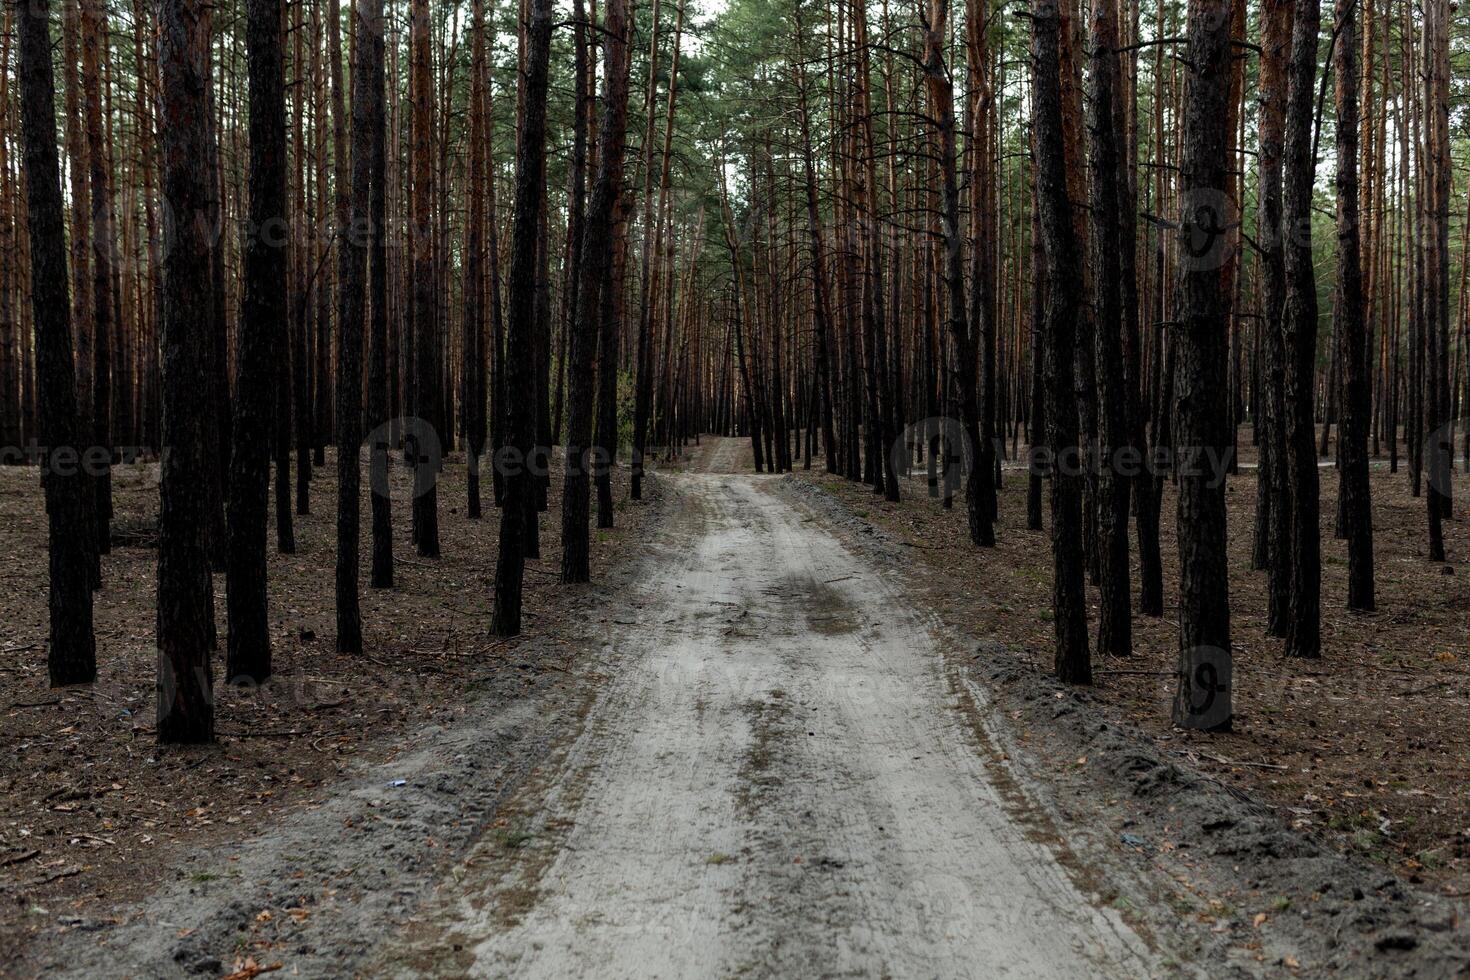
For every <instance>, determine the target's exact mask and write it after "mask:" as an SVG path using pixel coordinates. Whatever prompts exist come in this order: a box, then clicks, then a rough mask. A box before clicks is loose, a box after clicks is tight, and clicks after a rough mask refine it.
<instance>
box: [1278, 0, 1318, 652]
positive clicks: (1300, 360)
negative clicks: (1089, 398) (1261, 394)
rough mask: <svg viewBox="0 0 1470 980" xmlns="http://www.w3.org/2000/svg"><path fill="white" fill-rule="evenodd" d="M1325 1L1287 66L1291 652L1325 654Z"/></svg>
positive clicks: (1305, 1) (1313, 4)
mask: <svg viewBox="0 0 1470 980" xmlns="http://www.w3.org/2000/svg"><path fill="white" fill-rule="evenodd" d="M1321 15H1322V10H1321V3H1320V0H1299V2H1298V3H1297V4H1296V22H1295V24H1294V25H1293V29H1292V41H1291V60H1290V62H1289V64H1288V68H1287V75H1288V81H1287V97H1286V144H1285V161H1284V180H1283V182H1284V185H1285V196H1284V205H1283V206H1284V228H1285V230H1286V313H1285V317H1284V320H1283V324H1282V329H1283V335H1284V338H1283V349H1284V350H1285V352H1286V360H1287V364H1286V395H1285V397H1286V412H1287V416H1286V424H1287V431H1286V471H1287V481H1288V485H1289V487H1290V490H1291V613H1290V621H1289V623H1288V626H1287V634H1286V653H1287V655H1288V656H1293V657H1307V658H1316V657H1319V656H1321V628H1322V627H1321V588H1322V542H1321V531H1320V529H1319V527H1318V514H1319V506H1320V505H1319V502H1318V499H1317V496H1318V476H1317V447H1316V445H1315V442H1316V440H1315V438H1314V436H1315V434H1316V433H1315V418H1314V410H1313V406H1314V404H1315V398H1314V397H1313V396H1314V384H1315V380H1316V366H1317V276H1316V270H1315V268H1314V266H1313V262H1312V189H1313V186H1314V185H1315V178H1316V171H1317V163H1316V160H1315V158H1314V148H1313V118H1314V117H1313V113H1314V110H1315V108H1316V75H1317V45H1318V37H1317V35H1318V33H1319V28H1320V26H1321Z"/></svg>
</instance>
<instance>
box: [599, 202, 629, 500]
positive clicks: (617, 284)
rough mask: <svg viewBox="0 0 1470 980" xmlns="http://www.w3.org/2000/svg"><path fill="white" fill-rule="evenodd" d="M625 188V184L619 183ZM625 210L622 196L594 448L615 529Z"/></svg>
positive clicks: (603, 320) (604, 313) (603, 318)
mask: <svg viewBox="0 0 1470 980" xmlns="http://www.w3.org/2000/svg"><path fill="white" fill-rule="evenodd" d="M618 186H619V187H621V186H622V181H621V180H619V181H618ZM624 227H625V218H624V207H623V200H622V196H621V194H620V195H619V199H618V201H617V203H616V204H615V205H614V217H613V235H612V250H613V254H612V260H611V262H610V264H609V267H608V275H607V280H606V285H605V287H604V289H603V294H602V309H601V310H600V311H599V312H598V324H599V327H598V338H597V374H598V378H597V409H596V416H597V421H596V424H595V425H594V427H593V436H592V448H593V452H594V453H595V454H596V465H595V466H593V468H592V470H593V481H594V485H595V487H596V490H597V526H598V527H600V528H609V527H612V526H613V495H612V471H613V469H614V468H615V467H616V466H617V458H618V337H619V334H620V333H621V332H622V320H623V271H624V268H625V265H626V261H627V243H626V240H625V238H624Z"/></svg>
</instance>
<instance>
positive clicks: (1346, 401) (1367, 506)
mask: <svg viewBox="0 0 1470 980" xmlns="http://www.w3.org/2000/svg"><path fill="white" fill-rule="evenodd" d="M1357 16H1358V0H1337V14H1336V23H1337V27H1336V29H1337V45H1336V47H1335V48H1334V49H1333V50H1334V57H1333V65H1332V70H1333V77H1334V78H1335V79H1336V83H1337V87H1336V92H1335V94H1336V101H1337V306H1336V309H1337V330H1336V333H1337V335H1338V338H1339V343H1340V344H1341V354H1340V358H1341V363H1342V377H1343V399H1342V409H1343V411H1342V426H1341V428H1340V430H1339V443H1338V444H1339V448H1340V450H1341V454H1342V471H1341V475H1340V480H1341V484H1340V489H1339V494H1340V495H1341V498H1342V513H1343V530H1344V532H1345V533H1346V535H1347V540H1348V600H1347V605H1348V608H1349V609H1361V610H1372V609H1373V608H1374V597H1373V591H1374V590H1373V506H1372V497H1371V496H1370V492H1369V488H1368V426H1369V423H1370V416H1371V413H1372V406H1371V405H1370V404H1369V397H1370V390H1369V380H1368V362H1367V347H1368V338H1367V335H1366V334H1367V323H1366V321H1365V318H1364V312H1363V278H1362V277H1363V266H1362V254H1361V241H1360V238H1359V235H1360V232H1359V224H1358V221H1359V207H1358V200H1359V199H1358V191H1359V188H1358V38H1357V24H1358V21H1357ZM1369 30H1370V31H1371V30H1372V25H1371V24H1370V25H1369ZM1369 84H1370V85H1371V84H1372V80H1371V78H1370V79H1369Z"/></svg>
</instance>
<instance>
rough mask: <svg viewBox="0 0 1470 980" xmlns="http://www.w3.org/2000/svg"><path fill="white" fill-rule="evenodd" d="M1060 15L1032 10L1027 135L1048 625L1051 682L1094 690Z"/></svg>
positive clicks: (1078, 274)
mask: <svg viewBox="0 0 1470 980" xmlns="http://www.w3.org/2000/svg"><path fill="white" fill-rule="evenodd" d="M1061 20H1062V18H1061V13H1060V11H1059V10H1058V8H1057V2H1056V0H1036V3H1035V6H1034V7H1033V19H1032V28H1033V32H1034V34H1033V51H1032V56H1033V60H1034V75H1033V77H1032V83H1031V87H1032V96H1031V99H1032V123H1031V125H1032V129H1033V131H1034V132H1035V138H1036V207H1037V211H1038V212H1039V214H1040V219H1041V231H1042V242H1043V244H1044V246H1045V249H1046V267H1047V273H1048V280H1049V288H1048V300H1047V306H1046V321H1045V347H1046V388H1047V405H1046V433H1047V444H1048V448H1049V450H1050V453H1049V455H1050V462H1051V466H1050V469H1051V550H1052V612H1053V617H1052V624H1053V627H1054V629H1055V631H1056V669H1057V676H1058V677H1059V678H1061V680H1062V681H1063V682H1064V683H1067V684H1091V683H1092V656H1091V653H1090V652H1089V650H1088V645H1087V600H1086V596H1085V594H1084V583H1083V562H1082V554H1081V552H1080V551H1079V549H1078V547H1077V544H1078V542H1079V541H1080V540H1081V536H1082V487H1081V474H1080V463H1081V460H1080V457H1079V455H1078V435H1079V433H1078V426H1079V423H1078V415H1077V404H1076V395H1075V392H1076V389H1075V388H1074V387H1073V377H1072V368H1073V346H1074V344H1075V341H1076V337H1075V333H1074V331H1075V329H1076V322H1077V311H1078V307H1080V306H1081V301H1082V296H1081V290H1082V262H1081V257H1080V254H1079V248H1078V244H1077V237H1076V232H1075V230H1074V227H1073V224H1072V214H1071V207H1070V204H1069V202H1068V198H1067V177H1066V173H1065V162H1064V161H1065V160H1066V154H1065V152H1064V149H1063V146H1062V142H1063V137H1062V91H1061V53H1060V38H1059V36H1058V35H1059V32H1060V28H1061Z"/></svg>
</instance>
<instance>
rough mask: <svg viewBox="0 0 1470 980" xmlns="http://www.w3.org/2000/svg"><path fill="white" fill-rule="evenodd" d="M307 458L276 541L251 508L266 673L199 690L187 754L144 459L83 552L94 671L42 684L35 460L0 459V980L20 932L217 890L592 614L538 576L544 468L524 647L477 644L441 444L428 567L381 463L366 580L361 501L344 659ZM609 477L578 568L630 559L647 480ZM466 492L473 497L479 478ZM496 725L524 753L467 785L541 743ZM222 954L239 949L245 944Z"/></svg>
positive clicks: (478, 544)
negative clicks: (166, 735) (94, 580)
mask: <svg viewBox="0 0 1470 980" xmlns="http://www.w3.org/2000/svg"><path fill="white" fill-rule="evenodd" d="M326 462H327V465H326V467H324V468H321V469H318V470H317V471H316V473H315V478H314V480H313V482H312V487H311V494H312V497H311V502H312V505H313V513H312V514H310V515H307V516H297V517H295V537H296V546H297V548H296V553H295V554H293V555H281V554H277V553H276V552H275V550H274V543H275V531H274V521H272V530H271V536H270V541H271V545H272V549H271V553H270V559H269V560H270V569H269V574H270V583H271V607H270V622H271V632H272V643H273V653H274V668H275V675H274V677H272V678H271V679H270V680H269V681H268V682H267V683H266V684H264V685H261V686H260V687H258V688H255V689H240V688H234V687H228V686H222V685H218V684H217V686H216V689H215V690H216V730H217V735H218V741H217V743H216V744H214V745H212V746H209V747H206V748H177V747H173V748H171V747H160V746H159V745H157V744H156V742H155V741H154V733H153V718H154V683H153V674H154V665H155V658H156V653H155V650H154V645H153V636H154V590H155V566H156V550H155V548H154V546H153V541H154V533H153V531H152V527H153V523H154V521H155V520H156V517H155V515H156V513H157V482H156V481H157V467H156V465H145V464H138V465H134V466H127V467H121V468H118V469H117V470H116V471H115V477H114V488H115V508H116V512H117V517H116V521H115V525H114V530H113V541H114V548H113V552H112V554H111V555H110V556H107V557H106V558H104V560H103V582H104V586H103V589H102V590H101V591H100V592H99V593H97V600H96V607H95V609H96V612H95V615H96V633H97V663H98V680H97V682H96V684H95V685H93V686H90V687H74V688H64V689H59V690H51V689H49V688H48V686H47V678H46V664H45V648H44V644H45V637H46V619H47V598H46V557H45V555H46V550H45V549H46V544H45V540H46V539H45V534H46V524H45V517H44V511H43V508H42V505H41V494H40V490H39V488H38V486H37V485H36V479H37V478H36V471H35V470H34V469H30V468H25V469H23V468H19V467H3V468H0V527H3V528H4V529H5V537H6V541H7V546H8V548H9V560H8V562H7V563H6V568H5V570H4V571H3V572H0V575H3V576H4V580H5V585H4V591H5V593H6V600H5V608H6V615H5V616H4V617H3V620H0V651H3V653H4V658H3V662H0V717H3V718H4V728H5V734H4V736H3V738H4V740H5V744H6V747H7V749H8V751H6V752H4V753H3V754H0V799H3V800H4V804H3V806H0V976H14V975H17V974H18V973H23V972H27V970H28V968H29V969H36V968H37V964H36V963H35V961H34V960H32V959H31V958H30V953H31V952H32V951H31V950H30V949H29V945H30V940H31V939H33V938H34V937H36V936H38V935H42V934H51V933H53V932H60V933H66V932H68V931H70V932H74V933H85V934H92V933H104V932H105V931H106V930H108V929H111V928H112V927H114V926H116V925H117V924H119V923H120V922H121V921H123V919H124V918H125V917H126V915H125V913H124V912H123V911H122V910H124V909H125V908H126V907H127V905H128V903H130V902H135V901H137V900H139V899H142V898H144V897H145V896H147V895H148V894H149V893H150V892H152V891H153V890H154V889H156V888H158V887H159V886H160V885H161V884H178V883H182V884H185V885H188V886H190V888H192V889H195V890H206V889H210V888H214V889H216V890H218V889H220V888H222V887H223V888H226V889H231V890H232V889H233V888H234V886H233V885H231V884H230V883H231V882H232V880H234V879H235V878H237V877H238V876H237V874H236V871H235V869H234V868H233V867H232V865H234V864H237V863H238V862H239V860H240V858H239V855H238V854H235V855H232V856H229V857H222V856H221V854H222V851H223V850H224V849H225V848H226V847H227V846H228V845H230V844H232V843H234V842H237V841H239V840H241V839H244V838H247V837H249V836H251V835H255V834H260V833H262V832H264V831H267V830H268V829H270V828H271V827H272V826H274V825H275V824H276V823H278V822H279V821H282V820H283V819H285V818H287V817H288V816H289V815H291V814H293V813H297V812H300V811H302V810H305V809H310V808H312V807H315V806H317V805H319V804H321V803H322V802H323V801H324V800H326V799H327V798H328V797H329V795H330V794H331V793H333V792H335V791H337V790H339V789H340V786H341V784H342V780H343V778H344V777H345V776H347V775H348V774H350V773H353V772H357V771H359V770H360V769H362V768H363V767H365V766H373V765H388V766H390V767H392V766H394V764H395V761H397V762H401V767H400V768H401V775H402V777H403V778H404V779H406V780H409V781H413V780H414V778H415V776H416V773H415V771H414V768H413V762H412V761H411V759H412V754H411V753H412V744H411V739H410V737H411V736H415V735H418V734H419V733H421V732H423V731H424V730H426V729H432V728H437V727H442V726H447V725H453V724H455V723H456V721H459V720H462V719H463V717H464V716H465V714H466V712H467V711H469V710H470V709H471V708H472V707H473V708H474V709H475V710H476V711H479V712H485V711H489V710H492V709H497V708H505V707H507V706H508V707H511V708H515V707H516V706H524V705H529V704H534V703H536V702H537V700H538V699H541V698H544V697H546V696H548V692H550V693H553V694H554V693H555V692H556V691H557V690H559V689H561V688H563V687H565V686H566V685H567V683H568V678H569V676H570V674H569V671H570V670H571V668H572V661H573V660H575V658H576V657H577V655H578V654H579V652H580V647H578V646H576V645H574V644H571V643H570V639H571V638H572V637H573V635H574V631H573V630H571V629H569V628H568V625H569V623H571V622H575V621H578V620H581V619H582V618H584V617H590V616H595V612H593V611H592V609H591V607H592V605H593V604H594V603H595V601H596V597H597V596H598V595H599V594H600V593H599V591H597V590H595V589H594V590H591V591H589V590H587V589H576V588H567V587H563V586H561V585H560V584H559V583H558V582H557V570H558V568H559V564H558V562H559V557H560V546H559V544H558V543H557V529H558V528H559V526H560V525H559V517H558V513H559V511H558V509H557V508H558V505H559V497H560V490H561V479H560V472H559V469H558V470H555V471H554V472H553V475H552V480H551V494H550V505H551V512H550V513H549V514H547V515H543V519H542V529H543V531H542V533H543V540H544V541H545V543H546V547H545V548H544V551H543V558H542V559H541V560H532V561H530V562H528V564H527V574H526V594H525V611H524V616H525V618H526V623H527V636H528V637H539V638H540V640H541V642H539V643H538V645H537V647H536V654H535V656H530V655H528V653H527V651H526V650H524V649H522V646H523V644H524V642H525V641H524V640H523V639H516V640H512V641H498V640H496V639H495V638H494V637H492V636H489V635H488V627H489V621H490V597H491V586H492V583H493V580H494V570H495V554H496V546H495V542H496V539H497V536H498V533H499V532H498V528H499V511H497V510H496V509H495V508H494V507H493V506H491V503H490V501H489V499H488V497H487V500H486V508H485V509H486V516H485V519H483V520H469V519H468V518H467V517H466V516H465V499H466V497H465V486H464V479H465V468H464V465H463V457H462V455H460V456H454V455H451V457H450V458H449V460H448V464H449V465H447V466H446V468H445V472H444V476H443V480H442V481H441V483H440V485H439V503H440V522H441V528H440V530H441V541H442V542H443V557H442V558H441V559H440V560H437V561H432V562H431V561H426V560H423V559H420V558H418V557H417V556H416V555H415V554H414V549H413V545H412V543H411V542H410V540H409V533H408V530H409V522H408V519H407V515H408V510H409V508H408V506H407V495H408V493H409V489H410V486H411V484H410V479H411V478H410V476H409V474H408V472H407V471H398V472H396V473H395V476H394V495H395V496H394V517H395V539H394V548H395V557H396V559H397V563H396V576H397V578H396V584H395V588H394V589H392V590H391V591H375V590H373V589H370V588H368V587H367V581H368V573H367V561H368V558H369V556H368V554H367V551H368V549H367V547H366V543H367V542H368V541H369V539H370V523H369V513H368V507H367V504H366V502H364V505H363V521H364V526H363V535H364V538H363V540H364V543H365V546H364V570H363V577H362V583H363V590H362V611H363V632H364V636H365V639H366V644H367V652H366V653H365V654H363V655H362V656H347V655H342V654H339V653H337V652H336V651H335V648H334V642H333V637H334V635H335V628H334V623H335V619H334V612H333V610H334V608H335V607H334V600H333V573H332V568H333V561H334V554H335V533H336V521H335V507H336V479H335V475H336V467H335V461H334V458H333V456H332V455H331V454H330V453H329V454H328V457H327V460H326ZM626 475H627V471H626V470H623V471H619V473H618V474H617V480H619V481H620V482H619V484H618V487H617V493H616V499H617V501H618V505H617V524H618V526H617V528H616V529H614V530H611V531H601V530H594V532H593V551H592V562H593V568H594V574H595V575H596V576H598V577H603V576H606V575H607V574H608V571H609V569H610V568H617V567H619V565H621V564H626V562H625V561H624V559H623V556H625V555H633V554H637V553H638V551H639V549H638V547H637V540H638V538H639V536H640V535H644V534H646V533H648V530H649V527H650V521H651V517H652V515H654V514H656V513H657V511H658V509H659V504H658V494H657V490H656V489H655V490H653V491H652V492H651V493H649V494H647V495H646V496H647V497H649V498H650V501H648V502H646V503H645V504H642V505H640V504H634V503H632V502H630V501H628V499H627V492H626V487H625V482H626ZM653 483H654V486H655V487H656V485H657V483H656V481H653ZM484 489H485V492H486V494H487V495H488V494H489V491H490V487H489V484H488V480H487V482H486V486H485V488H484ZM215 602H216V615H217V616H218V617H219V620H220V623H221V628H222V629H223V620H224V608H223V607H224V578H223V576H218V575H217V576H216V577H215ZM216 670H218V664H217V665H216ZM216 681H218V674H216ZM506 729H507V730H506V731H505V732H503V733H501V735H500V740H501V741H502V742H505V743H507V744H509V743H511V742H517V743H518V742H520V741H524V742H525V743H526V746H525V751H524V752H522V753H521V754H520V755H519V756H517V755H516V754H514V753H512V754H510V755H509V756H506V753H505V752H504V751H502V752H498V753H496V755H498V756H504V757H502V758H495V759H487V760H486V761H485V765H486V766H487V768H491V769H494V770H496V772H495V780H490V779H488V778H487V779H484V780H482V782H484V783H486V788H487V789H490V788H493V787H494V785H496V784H497V783H498V782H505V781H509V780H511V779H512V778H514V777H516V776H517V775H518V771H519V769H524V768H526V767H527V766H528V765H529V764H530V763H531V762H533V761H534V759H535V758H536V753H537V752H538V751H539V747H540V746H544V743H545V733H544V732H541V733H540V736H539V737H540V745H539V746H538V744H536V738H532V737H526V736H529V735H534V734H535V733H536V731H537V730H539V725H536V724H530V723H529V721H528V719H527V718H518V719H511V720H510V721H507V722H506ZM451 822H453V823H454V824H459V823H463V824H464V825H463V827H458V826H450V825H449V824H450V823H451ZM475 829H476V825H475V822H474V820H473V819H471V818H470V817H469V815H468V814H456V815H454V816H453V817H451V818H450V820H447V821H446V826H444V827H442V828H437V829H436V830H435V834H437V837H438V840H435V839H434V838H433V837H432V836H427V835H426V837H425V840H426V841H427V845H426V846H427V847H428V849H429V850H428V853H427V856H422V855H421V856H420V857H421V858H422V859H423V860H424V861H425V863H426V866H427V865H428V863H430V862H429V859H430V858H432V857H433V851H434V850H435V849H436V848H439V847H441V846H442V847H449V848H452V847H453V845H454V842H455V840H456V838H459V839H463V838H464V837H466V836H467V835H468V834H470V833H471V832H473V831H474V830H475ZM279 886H280V887H281V888H287V887H289V881H281V882H279ZM262 907H263V906H262ZM259 911H260V909H252V910H251V911H250V915H251V916H254V915H255V914H256V912H259ZM282 914H285V913H282ZM292 914H294V915H297V916H301V917H304V916H306V915H308V914H309V908H308V906H307V905H305V904H303V905H301V906H300V907H299V908H298V909H296V910H294V912H293V913H292ZM177 931H178V936H176V937H173V938H175V939H176V940H178V942H179V950H178V951H179V953H180V954H181V955H180V956H179V965H181V966H183V967H190V966H194V965H197V964H200V963H201V962H202V965H203V966H209V965H210V964H211V962H212V961H215V960H219V959H220V957H221V955H223V966H224V967H228V966H229V965H230V963H231V962H232V959H233V958H235V957H234V954H235V953H236V952H237V950H236V949H235V948H234V946H235V944H233V943H232V944H231V948H230V949H228V950H225V951H222V952H215V953H210V954H200V956H199V957H198V958H196V957H195V956H194V954H193V952H192V950H191V949H190V948H189V946H188V943H187V933H188V931H189V930H188V929H186V928H183V927H180V929H179V930H177ZM170 935H172V934H170ZM238 951H240V952H244V953H246V954H247V955H248V951H249V944H248V943H243V942H242V944H241V945H240V950H238ZM7 960H9V962H7ZM146 972H149V973H151V972H154V971H152V970H149V971H146Z"/></svg>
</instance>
